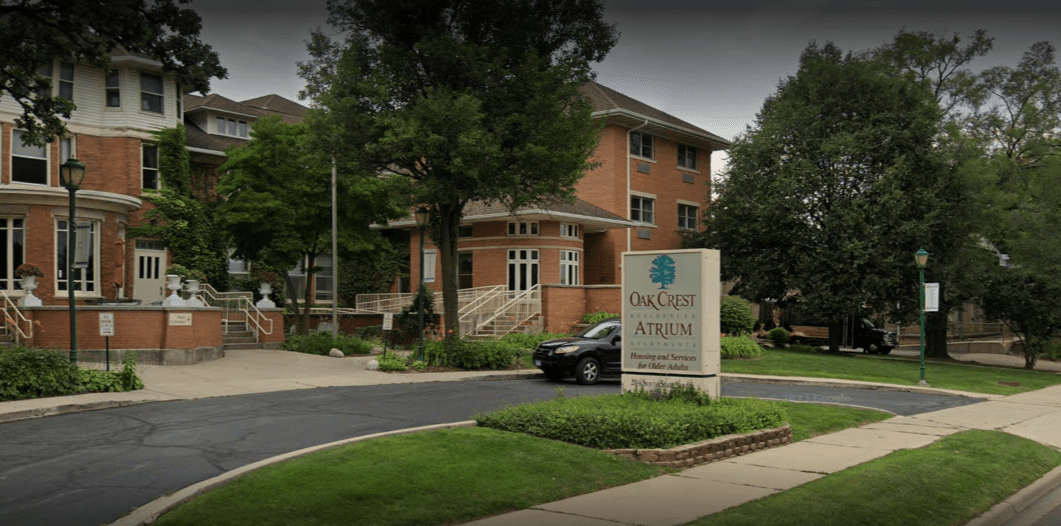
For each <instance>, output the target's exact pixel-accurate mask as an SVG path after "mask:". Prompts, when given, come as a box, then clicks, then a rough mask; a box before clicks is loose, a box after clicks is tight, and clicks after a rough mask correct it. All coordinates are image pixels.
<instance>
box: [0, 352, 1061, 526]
mask: <svg viewBox="0 0 1061 526" xmlns="http://www.w3.org/2000/svg"><path fill="white" fill-rule="evenodd" d="M965 358H968V355H967V356H966V357H965ZM972 358H973V359H972V360H968V361H977V362H981V363H994V364H997V365H1010V366H1016V367H1020V366H1022V365H1023V359H1022V358H1020V357H1007V356H1003V355H976V356H975V357H972ZM371 359H372V357H348V358H342V359H336V358H329V357H322V356H313V355H306V354H300V353H292V352H286V351H271V350H234V351H229V352H228V353H227V355H226V357H225V358H222V359H221V360H216V361H212V362H204V363H200V364H197V365H190V366H150V365H141V366H138V367H137V370H138V374H140V376H141V378H143V380H144V383H145V385H146V386H147V388H146V389H144V390H141V391H135V392H131V393H95V394H87V395H78V396H69V397H56V398H47V399H38V400H24V401H15V402H0V422H3V421H5V420H14V419H21V418H33V417H36V416H44V415H48V414H58V413H64V412H70V411H82V410H91V409H100V408H106V407H117V406H122V405H129V404H135V403H146V402H156V401H166V400H187V399H196V398H208V397H215V396H230V395H240V394H249V393H262V392H273V391H285V390H294V389H310V388H315V387H331V386H348V385H350V386H353V385H379V384H393V383H413V382H439V381H458V380H474V379H489V378H491V377H496V378H514V377H520V376H523V377H540V373H537V372H530V373H528V372H527V371H511V372H499V371H484V372H452V373H429V374H418V373H409V374H391V373H382V372H379V371H370V370H368V361H369V360H371ZM1007 359H1009V360H1007ZM1049 365H1051V366H1053V365H1058V364H1052V363H1051V364H1049ZM1059 369H1061V367H1059ZM724 376H727V377H734V378H736V377H737V376H738V375H724ZM740 378H741V379H742V380H748V379H751V380H753V381H769V382H803V383H810V382H822V383H823V384H824V385H842V386H844V387H854V386H861V387H864V388H870V389H875V388H878V389H879V388H897V387H896V386H888V385H884V384H865V383H860V382H852V381H845V380H815V379H806V378H780V377H752V376H747V375H744V376H740ZM900 388H901V389H904V390H925V391H927V392H935V393H945V394H951V395H958V396H961V395H967V396H976V397H979V398H989V401H987V402H982V403H978V404H974V405H968V406H963V407H956V408H951V409H944V410H940V411H936V412H933V413H925V414H921V415H917V416H914V417H895V418H891V419H889V420H886V421H883V422H878V423H874V424H870V425H867V426H863V427H861V428H857V429H848V430H845V431H841V432H838V433H833V434H830V435H824V436H819V437H815V438H812V439H809V440H804V441H802V442H798V443H795V444H790V445H786V446H782V447H778V448H773V449H768V450H762V451H757V452H754V453H749V454H746V455H743V456H739V457H733V458H730V459H727V460H723V461H719V462H715V463H711V464H705V465H701V466H697V467H693V468H689V469H686V470H684V471H682V472H680V473H676V474H673V475H666V476H662V477H658V478H654V479H650V480H646V481H642V482H638V483H634V484H629V485H626V486H621V487H616V488H611V489H608V490H604V491H599V492H595V493H591V494H586V495H581V496H578V497H573V498H570V499H565V500H562V501H558V502H552V503H546V504H541V505H538V506H534V507H532V508H530V509H527V510H522V511H518V512H514V513H509V514H504V515H499V516H496V517H490V518H487V519H482V520H479V521H475V522H472V523H469V524H475V525H479V526H484V525H489V526H508V525H524V524H538V525H544V526H549V525H576V526H578V525H586V526H605V525H608V524H611V525H613V526H614V525H615V524H616V523H618V524H630V525H678V524H684V523H687V522H690V521H692V520H695V519H697V518H700V517H703V516H706V515H711V514H713V513H717V512H719V511H722V510H724V509H726V508H730V507H733V506H738V505H740V504H743V503H745V502H749V501H751V500H755V499H758V498H760V497H764V496H767V495H770V494H773V493H777V492H780V491H784V490H786V489H790V488H793V487H795V486H798V485H801V484H804V483H807V482H809V481H812V480H815V479H817V478H820V477H823V476H825V475H827V474H830V473H834V472H837V471H840V470H843V469H846V468H848V467H851V466H854V465H857V464H860V463H863V462H866V461H868V460H872V459H875V458H878V457H881V456H884V455H887V454H888V453H891V452H892V451H895V450H897V449H906V448H918V447H923V446H926V445H928V444H931V443H933V442H935V441H936V440H939V439H940V438H942V437H944V436H947V435H949V434H953V433H956V432H958V431H961V430H965V429H990V430H1001V431H1005V432H1008V433H1012V434H1015V435H1019V436H1023V437H1026V438H1029V439H1032V440H1035V441H1038V442H1040V443H1043V444H1047V445H1050V446H1053V447H1056V448H1061V385H1059V386H1054V387H1050V388H1046V389H1042V390H1039V391H1034V392H1029V393H1023V394H1019V395H1013V396H1008V397H1003V396H991V395H982V394H975V395H973V394H971V393H960V392H954V391H945V390H939V389H931V388H918V387H910V388H906V387H900ZM271 460H279V459H270V461H271ZM270 461H265V462H263V464H267V463H269V462H270ZM222 477H224V476H222ZM219 478H221V477H219ZM218 483H220V482H218ZM1058 484H1061V469H1059V470H1055V471H1054V472H1052V473H1051V475H1048V476H1047V477H1044V479H1043V480H1041V481H1040V482H1038V483H1036V484H1033V485H1032V486H1030V487H1029V488H1027V489H1026V490H1025V491H1022V492H1021V493H1019V494H1018V495H1017V496H1015V497H1014V498H1011V499H1010V500H1009V501H1007V502H1006V503H1003V504H1000V505H999V506H997V507H996V508H995V509H994V510H993V511H992V512H989V513H988V514H987V515H985V517H983V518H982V519H979V520H980V521H981V523H982V524H996V523H1000V522H1002V521H1004V520H1006V519H1008V518H1009V517H1011V516H1012V515H1013V513H1014V510H1019V509H1023V507H1024V506H1026V505H1028V504H1030V503H1031V502H1034V500H1035V499H1037V498H1038V496H1039V495H1041V494H1042V493H1041V490H1043V489H1045V490H1049V489H1052V488H1054V487H1056V486H1057V485H1058ZM210 485H211V484H209V483H204V484H203V486H204V487H209V486H210ZM156 502H158V501H156ZM149 506H151V504H149V505H147V506H145V507H144V508H148V507H149ZM142 509H143V508H142ZM133 515H134V516H135V515H137V514H133ZM141 516H144V515H142V514H141ZM132 518H133V517H132V516H127V517H126V519H132ZM974 522H976V521H974ZM125 523H129V522H128V520H126V521H125ZM135 523H136V524H141V523H143V522H142V521H141V522H135ZM123 524H124V523H123ZM130 524H132V523H130Z"/></svg>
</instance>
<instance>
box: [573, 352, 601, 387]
mask: <svg viewBox="0 0 1061 526" xmlns="http://www.w3.org/2000/svg"><path fill="white" fill-rule="evenodd" d="M575 380H577V381H578V383H580V384H582V385H590V384H595V383H597V380H600V362H598V361H597V359H596V358H590V357H588V356H587V357H585V358H583V359H581V360H579V361H578V365H576V366H575Z"/></svg>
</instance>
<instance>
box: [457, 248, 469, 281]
mask: <svg viewBox="0 0 1061 526" xmlns="http://www.w3.org/2000/svg"><path fill="white" fill-rule="evenodd" d="M457 288H460V289H470V288H472V253H471V252H460V253H458V254H457Z"/></svg>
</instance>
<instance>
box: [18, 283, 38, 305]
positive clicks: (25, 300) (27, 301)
mask: <svg viewBox="0 0 1061 526" xmlns="http://www.w3.org/2000/svg"><path fill="white" fill-rule="evenodd" d="M21 281H22V290H24V291H26V295H25V296H23V297H22V298H21V299H20V300H18V306H19V307H40V306H41V305H43V303H41V299H40V298H38V297H37V296H34V295H33V291H35V290H37V276H22V278H21Z"/></svg>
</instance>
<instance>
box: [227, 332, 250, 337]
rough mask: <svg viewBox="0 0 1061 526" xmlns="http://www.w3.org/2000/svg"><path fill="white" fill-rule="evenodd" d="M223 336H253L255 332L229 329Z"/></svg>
mask: <svg viewBox="0 0 1061 526" xmlns="http://www.w3.org/2000/svg"><path fill="white" fill-rule="evenodd" d="M223 336H224V337H226V338H228V337H232V338H253V337H254V333H253V332H251V331H228V332H226V333H224V334H223Z"/></svg>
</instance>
